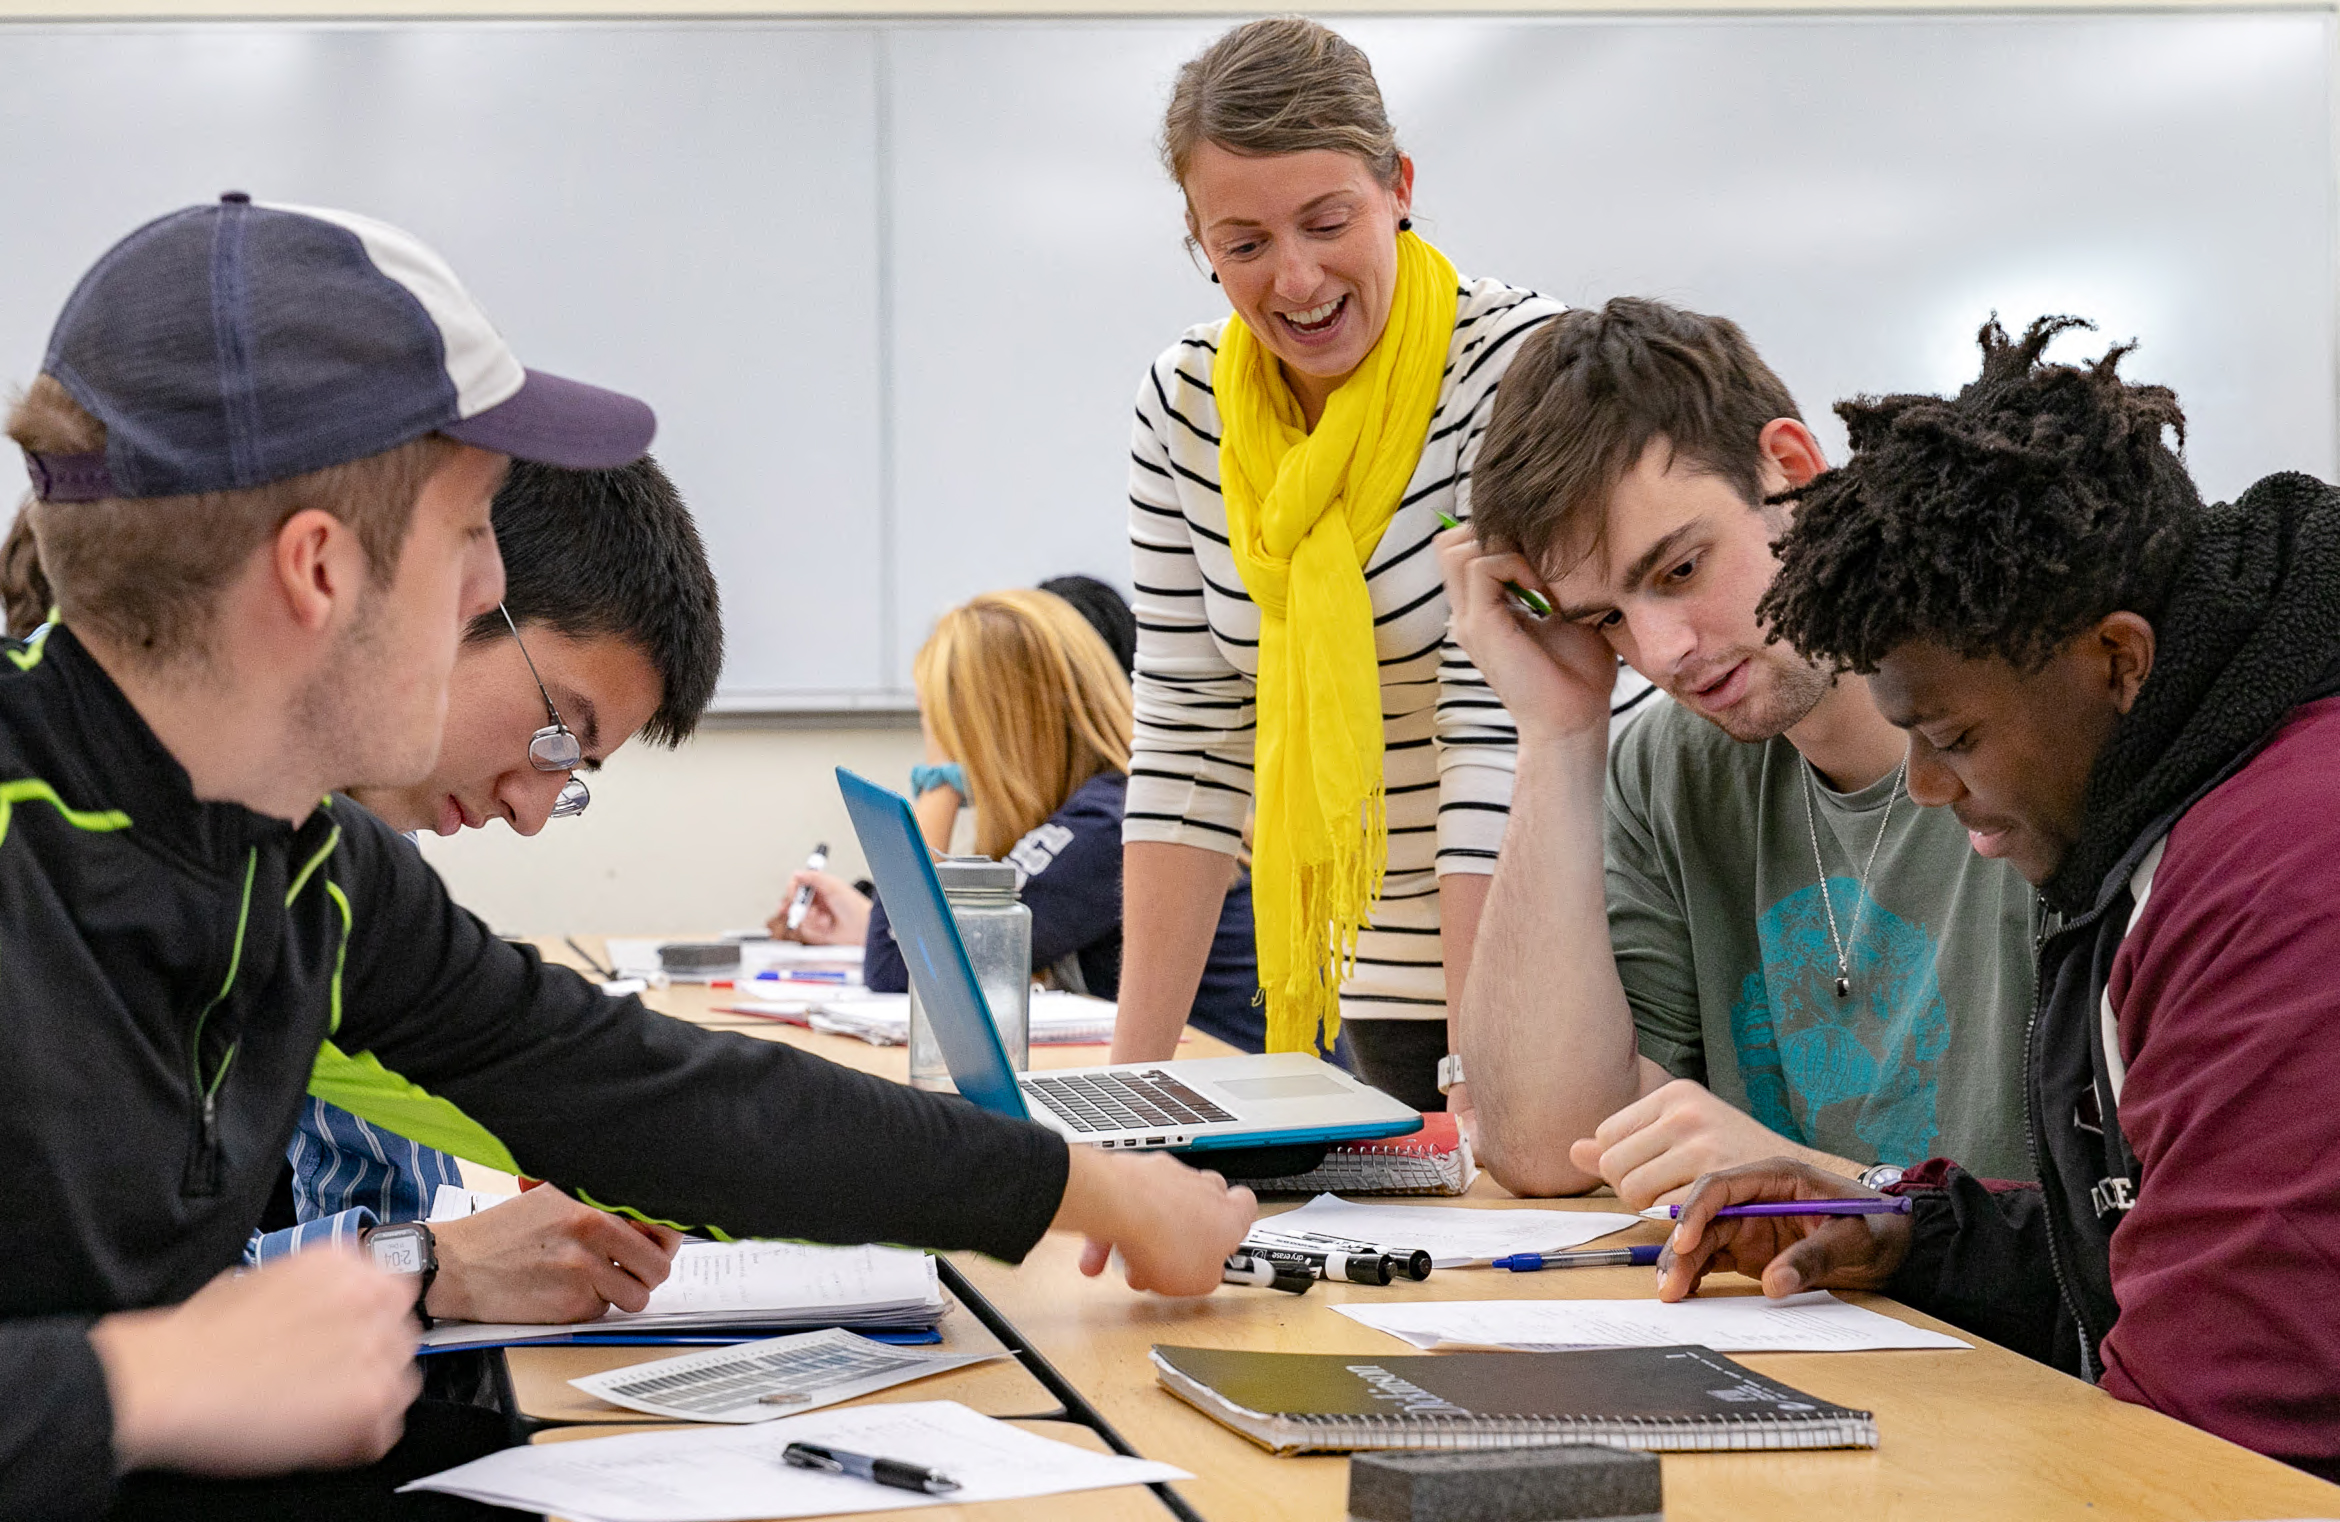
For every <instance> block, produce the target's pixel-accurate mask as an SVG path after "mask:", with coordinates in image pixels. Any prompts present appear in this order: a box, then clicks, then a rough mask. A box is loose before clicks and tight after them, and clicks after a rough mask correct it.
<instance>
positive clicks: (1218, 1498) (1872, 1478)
mask: <svg viewBox="0 0 2340 1522" xmlns="http://www.w3.org/2000/svg"><path fill="white" fill-rule="evenodd" d="M1388 1203H1392V1204H1426V1205H1427V1204H1442V1205H1452V1204H1468V1205H1473V1206H1482V1207H1485V1208H1488V1209H1503V1208H1507V1207H1511V1208H1516V1207H1518V1206H1521V1205H1524V1204H1534V1205H1537V1206H1542V1207H1545V1208H1559V1209H1569V1208H1575V1209H1590V1210H1598V1209H1603V1208H1606V1209H1611V1210H1614V1209H1616V1208H1617V1205H1616V1202H1615V1201H1614V1200H1583V1201H1571V1200H1537V1201H1532V1202H1530V1201H1516V1200H1512V1199H1509V1198H1508V1197H1506V1196H1504V1195H1503V1194H1502V1192H1501V1191H1500V1190H1499V1189H1497V1188H1495V1187H1494V1186H1493V1185H1491V1184H1488V1183H1486V1182H1484V1181H1482V1183H1481V1184H1480V1186H1479V1187H1478V1188H1477V1189H1474V1190H1473V1192H1472V1195H1471V1196H1470V1197H1469V1198H1467V1199H1465V1200H1461V1201H1456V1200H1418V1201H1404V1200H1393V1201H1390V1202H1388ZM1270 1208H1271V1209H1289V1208H1291V1205H1290V1203H1285V1204H1281V1205H1276V1206H1271V1207H1270ZM1661 1237H1662V1228H1660V1227H1658V1226H1657V1225H1655V1224H1654V1223H1651V1224H1646V1225H1643V1226H1640V1227H1636V1228H1635V1229H1634V1230H1633V1231H1632V1232H1631V1233H1628V1234H1621V1235H1618V1236H1614V1237H1608V1238H1604V1239H1603V1241H1602V1244H1601V1245H1603V1246H1609V1245H1625V1244H1632V1243H1639V1242H1655V1241H1658V1240H1660V1239H1661ZM1077 1250H1078V1245H1077V1244H1075V1243H1072V1242H1067V1241H1061V1240H1059V1239H1056V1238H1053V1237H1052V1238H1050V1239H1048V1240H1046V1241H1044V1242H1043V1243H1041V1245H1040V1246H1039V1248H1038V1249H1036V1250H1035V1251H1034V1252H1033V1254H1032V1256H1031V1257H1030V1258H1029V1259H1027V1260H1026V1261H1025V1263H1024V1264H1023V1266H1022V1267H1020V1268H1009V1267H1007V1266H1006V1265H1004V1264H999V1263H994V1262H990V1261H988V1260H985V1259H981V1258H978V1257H975V1256H973V1255H970V1254H962V1255H960V1256H959V1258H958V1260H957V1261H958V1264H959V1268H960V1270H961V1272H963V1273H964V1274H965V1275H966V1277H967V1279H968V1281H969V1282H970V1283H971V1284H973V1285H974V1286H975V1287H976V1288H977V1289H978V1290H980V1291H981V1292H982V1293H983V1294H984V1295H985V1296H986V1297H987V1298H988V1299H989V1300H990V1301H991V1303H992V1304H993V1305H994V1306H996V1307H997V1308H998V1309H999V1310H1000V1311H1001V1312H1002V1313H1004V1314H1005V1315H1006V1316H1007V1317H1008V1318H1009V1319H1010V1320H1011V1321H1012V1322H1013V1323H1014V1325H1015V1328H1016V1330H1017V1332H1018V1333H1020V1334H1021V1335H1022V1336H1023V1337H1024V1338H1025V1339H1027V1340H1028V1341H1029V1342H1030V1343H1031V1344H1032V1345H1033V1346H1034V1347H1035V1348H1037V1349H1038V1351H1039V1352H1040V1353H1041V1354H1043V1355H1044V1356H1045V1357H1046V1358H1047V1359H1048V1360H1049V1361H1050V1362H1051V1363H1052V1364H1053V1365H1054V1366H1055V1368H1056V1369H1057V1370H1058V1371H1060V1372H1061V1373H1062V1374H1063V1375H1064V1376H1065V1377H1066V1378H1067V1379H1069V1380H1070V1381H1071V1382H1072V1383H1073V1384H1074V1385H1075V1386H1076V1387H1078V1388H1079V1390H1080V1391H1081V1392H1082V1393H1083V1394H1084V1395H1085V1396H1087V1397H1088V1399H1089V1400H1090V1401H1091V1402H1092V1403H1094V1404H1095V1405H1096V1406H1097V1407H1098V1409H1099V1410H1100V1411H1101V1412H1102V1414H1103V1415H1104V1417H1105V1418H1106V1420H1107V1421H1109V1422H1111V1423H1112V1424H1113V1426H1114V1427H1115V1428H1116V1429H1117V1430H1118V1431H1119V1432H1120V1434H1121V1435H1122V1436H1123V1437H1124V1438H1126V1439H1127V1440H1128V1441H1129V1442H1130V1443H1131V1445H1132V1446H1134V1447H1135V1448H1136V1449H1137V1450H1138V1451H1139V1452H1140V1453H1142V1454H1144V1455H1145V1456H1146V1457H1147V1458H1150V1459H1159V1460H1162V1461H1163V1462H1165V1463H1170V1464H1175V1465H1177V1466H1178V1467H1179V1468H1181V1469H1185V1470H1189V1471H1191V1472H1192V1473H1194V1474H1195V1475H1196V1476H1198V1478H1197V1479H1196V1480H1194V1481H1193V1482H1191V1483H1188V1484H1182V1485H1179V1486H1177V1487H1175V1488H1176V1489H1177V1491H1178V1493H1179V1494H1180V1495H1181V1496H1182V1497H1184V1498H1185V1499H1186V1501H1187V1502H1188V1503H1189V1504H1190V1505H1192V1506H1193V1507H1194V1509H1195V1510H1196V1511H1198V1512H1200V1513H1201V1514H1202V1515H1203V1516H1204V1517H1206V1518H1209V1519H1210V1522H1252V1519H1257V1522H1311V1519H1323V1522H1337V1519H1339V1518H1341V1517H1342V1516H1343V1515H1345V1512H1346V1507H1345V1506H1344V1504H1343V1503H1344V1500H1345V1497H1346V1495H1347V1487H1348V1475H1347V1461H1346V1460H1345V1459H1342V1458H1339V1457H1311V1458H1276V1457H1274V1456H1273V1455H1271V1454H1269V1453H1267V1452H1266V1451H1264V1450H1262V1449H1260V1448H1257V1447H1254V1446H1253V1445H1252V1444H1251V1443H1250V1442H1248V1441H1247V1440H1245V1439H1244V1438H1242V1437H1240V1436H1238V1435H1236V1434H1235V1433H1233V1432H1230V1431H1228V1430H1227V1429H1226V1428H1224V1427H1221V1426H1220V1425H1218V1424H1217V1423H1216V1422H1213V1421H1211V1420H1210V1419H1209V1418H1207V1417H1205V1416H1203V1415H1202V1414H1201V1413H1200V1412H1198V1411H1196V1410H1194V1409H1193V1408H1192V1407H1190V1406H1188V1405H1187V1404H1186V1403H1185V1402H1183V1401H1180V1400H1178V1399H1177V1398H1175V1397H1174V1396H1172V1395H1170V1394H1169V1393H1168V1392H1166V1391H1164V1390H1162V1389H1161V1388H1160V1387H1159V1386H1158V1385H1157V1384H1156V1382H1155V1379H1154V1374H1153V1369H1152V1366H1151V1365H1150V1363H1149V1362H1148V1360H1147V1356H1146V1352H1147V1349H1148V1347H1149V1346H1151V1345H1152V1344H1154V1343H1158V1342H1159V1343H1183V1344H1187V1345H1191V1346H1200V1347H1219V1348H1252V1349H1260V1350H1268V1351H1277V1352H1308V1353H1364V1354H1378V1355H1381V1356H1384V1357H1387V1356H1392V1355H1402V1354H1407V1353H1411V1352H1412V1351H1413V1349H1410V1348H1408V1347H1406V1346H1405V1345H1404V1344H1403V1343H1401V1342H1399V1341H1398V1340H1397V1339H1395V1338H1393V1337H1389V1336H1386V1335H1384V1334H1382V1333H1379V1332H1375V1331H1373V1330H1371V1329H1370V1328H1367V1327H1364V1326H1361V1325H1359V1324H1358V1323H1356V1322H1354V1321H1351V1320H1349V1319H1348V1318H1347V1317H1345V1316H1341V1315H1337V1314H1335V1313H1334V1311H1333V1310H1332V1306H1334V1305H1336V1304H1338V1303H1340V1302H1342V1301H1343V1300H1348V1299H1358V1300H1371V1299H1377V1298H1388V1297H1392V1296H1399V1297H1405V1298H1413V1299H1426V1300H1427V1299H1438V1300H1464V1299H1505V1300H1508V1299H1535V1298H1550V1299H1608V1298H1616V1299H1625V1298H1639V1297H1646V1296H1648V1295H1650V1294H1651V1293H1652V1281H1651V1274H1650V1271H1649V1270H1648V1269H1627V1268H1615V1269H1569V1270H1564V1271H1548V1272H1545V1273H1540V1274H1511V1273H1503V1272H1498V1271H1496V1270H1493V1269H1442V1270H1440V1271H1438V1272H1437V1273H1434V1274H1433V1275H1432V1276H1431V1277H1430V1279H1429V1280H1428V1281H1427V1282H1426V1283H1422V1284H1409V1285H1402V1286H1401V1285H1391V1286H1385V1287H1373V1286H1366V1285H1342V1284H1329V1283H1322V1284H1318V1285H1317V1286H1316V1287H1315V1288H1314V1289H1312V1290H1311V1291H1310V1292H1309V1293H1308V1294H1306V1295H1286V1294H1281V1293H1278V1292H1276V1291H1273V1290H1254V1289H1227V1290H1222V1291H1220V1292H1219V1293H1218V1294H1216V1295H1213V1296H1211V1297H1210V1298H1208V1299H1205V1300H1196V1301H1169V1300H1162V1299H1159V1298H1155V1297H1148V1296H1138V1295H1132V1294H1131V1293H1130V1292H1129V1291H1128V1290H1127V1289H1126V1288H1124V1287H1122V1286H1120V1285H1118V1284H1113V1283H1109V1282H1107V1281H1104V1280H1088V1279H1083V1278H1081V1277H1080V1275H1079V1274H1078V1272H1077V1271H1076V1270H1075V1268H1074V1266H1073V1260H1074V1257H1075V1255H1076V1253H1077ZM1753 1288H1754V1287H1753V1285H1752V1284H1751V1283H1749V1282H1748V1281H1745V1280H1742V1279H1738V1278H1736V1277H1726V1278H1724V1279H1722V1280H1720V1281H1719V1283H1718V1285H1717V1291H1718V1292H1720V1293H1730V1292H1733V1291H1734V1290H1739V1291H1742V1292H1749V1293H1751V1292H1753ZM1846 1298H1847V1299H1850V1300H1854V1301H1856V1302H1858V1303H1860V1304H1864V1305H1867V1306H1870V1307H1871V1308H1873V1309H1875V1310H1878V1311H1881V1312H1883V1313H1884V1314H1886V1315H1889V1316H1893V1317H1896V1318H1898V1319H1900V1320H1903V1321H1907V1322H1910V1323H1912V1324H1915V1325H1919V1326H1927V1327H1932V1328H1934V1329H1936V1330H1942V1331H1953V1332H1955V1330H1956V1329H1955V1328H1950V1327H1945V1326H1943V1325H1942V1323H1940V1322H1937V1321H1935V1320H1933V1319H1932V1318H1931V1317H1927V1316H1922V1315H1920V1314H1918V1313H1917V1312H1915V1311H1912V1310H1910V1309H1908V1308H1907V1307H1904V1306H1901V1305H1898V1304H1895V1303H1894V1302H1892V1301H1890V1300H1886V1299H1884V1298H1883V1297H1881V1296H1875V1295H1848V1296H1846ZM1957 1335H1959V1336H1962V1337H1964V1336H1965V1335H1966V1334H1964V1333H1958V1334H1957ZM1966 1340H1967V1341H1969V1342H1975V1343H1977V1345H1976V1346H1975V1347H1974V1348H1973V1349H1972V1350H1971V1351H1968V1352H1889V1353H1807V1354H1752V1353H1750V1354H1741V1355H1736V1356H1738V1357H1739V1358H1740V1359H1741V1361H1742V1362H1744V1363H1746V1364H1747V1366H1748V1367H1750V1368H1753V1369H1756V1370H1758V1371H1760V1372H1762V1373H1764V1374H1767V1375H1770V1376H1771V1377H1773V1378H1775V1379H1779V1380H1783V1381H1785V1382H1786V1383H1788V1384H1791V1385H1794V1386H1796V1387H1797V1388H1799V1389H1802V1390H1806V1391H1809V1392H1810V1393H1812V1394H1814V1395H1817V1396H1820V1397H1821V1398H1822V1399H1824V1400H1831V1401H1835V1402H1837V1403H1838V1404H1840V1405H1846V1406H1854V1407H1858V1408H1862V1409H1865V1410H1869V1411H1873V1412H1875V1413H1876V1416H1877V1427H1878V1434H1879V1445H1878V1447H1877V1448H1875V1449H1873V1450H1843V1451H1830V1452H1821V1453H1753V1454H1672V1455H1667V1456H1666V1457H1665V1460H1664V1463H1665V1487H1666V1516H1667V1517H1668V1518H1669V1519H1671V1522H1697V1519H1706V1518H1712V1519H1715V1522H1774V1519H1776V1522H1812V1519H1814V1518H1834V1517H1858V1518H1864V1519H1866V1518H1910V1519H1919V1518H1940V1519H1944V1522H1949V1519H1959V1522H1968V1519H1982V1518H1990V1519H1999V1518H2023V1519H2054V1518H2074V1519H2077V1518H2083V1517H2085V1518H2090V1519H2093V1522H2103V1519H2109V1518H2123V1519H2127V1518H2140V1519H2146V1518H2150V1519H2181V1518H2189V1519H2191V1518H2198V1519H2213V1518H2263V1517H2315V1516H2325V1517H2340V1488H2336V1487H2334V1486H2330V1485H2327V1484H2325V1483H2323V1482H2322V1481H2320V1480H2316V1479H2311V1478H2310V1477H2308V1476H2307V1475H2304V1474H2301V1473H2300V1472H2299V1471H2297V1470H2295V1469H2291V1468H2288V1467H2286V1466H2285V1465H2282V1464H2278V1463H2276V1462H2275V1461H2273V1460H2272V1459H2267V1458H2263V1457H2261V1456H2259V1455H2258V1454H2255V1453H2251V1452H2249V1451H2247V1450H2245V1449H2242V1448H2238V1447H2236V1446H2234V1445H2233V1444H2231V1443H2228V1442H2225V1441H2223V1440H2221V1439H2219V1438H2215V1437H2212V1436H2210V1435H2209V1434H2208V1433H2205V1432H2201V1431H2198V1430H2196V1429H2194V1428H2192V1427H2188V1426H2186V1425H2184V1424H2183V1423H2180V1422H2177V1421H2173V1420H2172V1419H2170V1418H2168V1417H2166V1416H2162V1415H2159V1414H2157V1413H2155V1412H2152V1411H2148V1410H2146V1409H2144V1408H2143V1407H2140V1406H2131V1405H2127V1404H2124V1403H2122V1402H2120V1401H2117V1400H2115V1399H2113V1398H2112V1397H2111V1396H2109V1395H2106V1394H2105V1393H2104V1392H2102V1391H2100V1390H2097V1389H2095V1388H2093V1387H2091V1386H2089V1385H2086V1384H2083V1383H2082V1382H2080V1381H2079V1380H2076V1379H2071V1378H2069V1377H2067V1376H2065V1375H2062V1374H2058V1373H2056V1372H2055V1371H2054V1370H2052V1369H2049V1368H2047V1367H2045V1366H2044V1365H2041V1364H2036V1363H2033V1362H2031V1361H2030V1360H2028V1359H2026V1358H2023V1357H2021V1356H2019V1355H2017V1354H2014V1353H2011V1352H2008V1351H2006V1350H2005V1349H2003V1348H1999V1347H1996V1346H1993V1345H1990V1344H1987V1343H1981V1342H1979V1340H1978V1339H1975V1338H1972V1337H1967V1338H1966Z"/></svg>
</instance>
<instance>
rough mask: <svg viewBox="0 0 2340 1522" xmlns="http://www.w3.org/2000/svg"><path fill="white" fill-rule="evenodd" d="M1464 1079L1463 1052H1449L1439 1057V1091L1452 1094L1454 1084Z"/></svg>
mask: <svg viewBox="0 0 2340 1522" xmlns="http://www.w3.org/2000/svg"><path fill="white" fill-rule="evenodd" d="M1462 1081H1463V1075H1462V1053H1460V1052H1448V1053H1447V1054H1446V1055H1445V1056H1443V1057H1441V1058H1439V1059H1438V1092H1439V1093H1441V1094H1451V1093H1453V1092H1454V1086H1455V1085H1456V1084H1458V1083H1460V1082H1462Z"/></svg>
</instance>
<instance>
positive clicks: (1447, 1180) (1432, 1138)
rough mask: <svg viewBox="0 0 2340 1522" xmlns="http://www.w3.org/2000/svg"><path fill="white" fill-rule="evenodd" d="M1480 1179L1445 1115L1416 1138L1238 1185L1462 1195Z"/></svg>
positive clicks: (1358, 1147)
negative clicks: (1306, 1168) (1292, 1172)
mask: <svg viewBox="0 0 2340 1522" xmlns="http://www.w3.org/2000/svg"><path fill="white" fill-rule="evenodd" d="M1478 1176H1479V1165H1478V1164H1477V1163H1476V1162H1474V1161H1473V1160H1472V1158H1471V1144H1470V1140H1469V1138H1467V1137H1465V1136H1464V1135H1463V1134H1462V1128H1461V1127H1460V1126H1458V1125H1456V1124H1455V1123H1454V1117H1453V1116H1451V1115H1449V1114H1447V1113H1446V1112H1445V1111H1443V1110H1440V1111H1438V1112H1436V1113H1434V1114H1428V1115H1424V1116H1423V1117H1422V1129H1421V1130H1419V1131H1416V1132H1414V1133H1412V1134H1411V1135H1408V1136H1391V1137H1384V1138H1382V1139H1381V1140H1378V1141H1361V1142H1351V1143H1349V1144H1348V1145H1346V1146H1341V1147H1335V1148H1333V1149H1332V1150H1331V1151H1330V1152H1327V1153H1326V1154H1325V1155H1324V1161H1323V1162H1321V1163H1319V1164H1317V1165H1316V1166H1315V1167H1314V1168H1312V1169H1310V1170H1309V1171H1308V1172H1306V1173H1295V1174H1292V1175H1291V1176H1290V1177H1287V1178H1268V1179H1236V1180H1234V1182H1236V1183H1238V1184H1241V1185H1243V1186H1244V1187H1245V1188H1247V1189H1249V1190H1250V1191H1251V1192H1252V1193H1254V1194H1462V1193H1465V1192H1466V1191H1468V1190H1469V1189H1470V1187H1471V1183H1472V1181H1473V1180H1475V1179H1476V1178H1478Z"/></svg>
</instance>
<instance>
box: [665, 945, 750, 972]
mask: <svg viewBox="0 0 2340 1522" xmlns="http://www.w3.org/2000/svg"><path fill="white" fill-rule="evenodd" d="M658 964H659V965H660V966H661V967H664V968H665V969H666V970H667V971H668V972H711V971H713V970H714V969H716V968H718V967H737V966H738V965H739V943H738V942H737V941H669V942H667V943H666V944H665V945H663V946H661V947H659V948H658Z"/></svg>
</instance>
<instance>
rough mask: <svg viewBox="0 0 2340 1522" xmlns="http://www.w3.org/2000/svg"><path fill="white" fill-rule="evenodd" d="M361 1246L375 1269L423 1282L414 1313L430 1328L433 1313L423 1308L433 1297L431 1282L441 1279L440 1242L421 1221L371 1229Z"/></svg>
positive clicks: (416, 1297) (416, 1299) (360, 1238)
mask: <svg viewBox="0 0 2340 1522" xmlns="http://www.w3.org/2000/svg"><path fill="white" fill-rule="evenodd" d="M358 1243H359V1245H360V1246H362V1247H364V1248H365V1250H366V1256H368V1257H370V1258H372V1259H373V1260H374V1267H376V1268H379V1269H383V1270H386V1271H388V1272H390V1273H393V1274H414V1275H417V1276H418V1277H419V1278H420V1279H421V1281H422V1283H421V1284H420V1286H419V1287H417V1288H416V1290H415V1292H414V1314H415V1316H416V1318H417V1319H418V1320H420V1321H421V1322H422V1324H423V1330H424V1331H426V1332H427V1331H429V1330H430V1328H431V1313H430V1312H429V1311H427V1310H425V1309H423V1302H424V1301H426V1300H428V1299H429V1298H430V1294H431V1281H432V1280H433V1279H436V1278H437V1277H439V1239H438V1238H437V1237H435V1236H433V1235H432V1234H431V1229H430V1228H429V1227H428V1226H425V1225H424V1224H423V1223H422V1222H420V1221H399V1222H397V1223H395V1224H393V1225H389V1226H369V1227H367V1228H366V1230H365V1231H364V1233H363V1234H362V1235H360V1236H359V1238H358Z"/></svg>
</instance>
